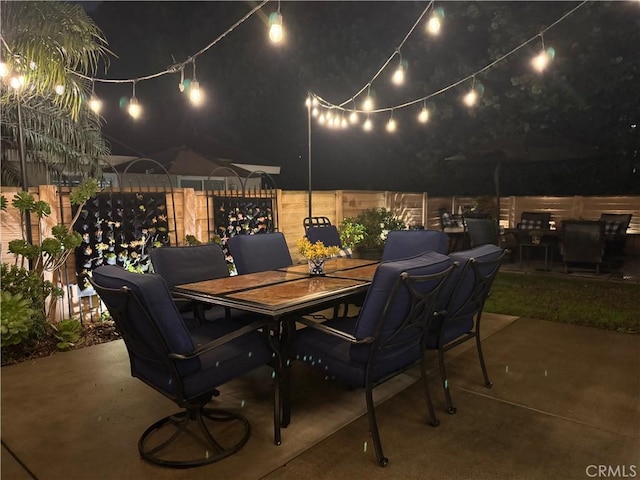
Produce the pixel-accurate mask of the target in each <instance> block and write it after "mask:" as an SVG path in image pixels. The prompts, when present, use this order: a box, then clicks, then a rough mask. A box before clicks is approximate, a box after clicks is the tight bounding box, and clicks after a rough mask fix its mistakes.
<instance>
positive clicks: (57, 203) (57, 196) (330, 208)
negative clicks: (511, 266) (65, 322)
mask: <svg viewBox="0 0 640 480" xmlns="http://www.w3.org/2000/svg"><path fill="white" fill-rule="evenodd" d="M143 190H144V189H143ZM16 191H17V190H15V189H14V190H11V189H7V188H3V189H2V194H3V195H4V196H5V197H6V198H7V199H8V200H9V202H8V203H9V207H8V209H7V211H3V212H2V214H1V217H2V218H1V223H0V225H1V228H2V230H1V234H2V235H1V240H2V261H3V262H5V263H13V262H14V261H15V259H14V257H13V255H11V254H10V253H9V251H8V242H9V241H11V240H13V239H17V238H21V221H20V214H19V212H18V211H17V210H16V209H15V208H13V207H12V206H11V199H12V197H13V194H14V193H15V192H16ZM30 191H31V193H32V194H33V195H34V197H36V200H45V201H47V202H48V203H49V204H51V206H52V212H51V215H50V216H49V217H48V218H46V219H44V221H43V222H42V227H39V226H38V222H37V219H36V218H32V219H31V220H32V226H31V231H32V237H33V238H34V239H35V240H36V241H37V239H39V238H43V237H47V236H50V235H51V228H52V227H53V226H54V225H56V224H58V223H64V224H69V222H70V221H71V219H72V215H71V205H70V202H69V192H68V189H66V190H65V189H58V187H56V186H51V185H44V186H40V187H34V188H32V189H31V190H30ZM125 191H126V190H125ZM146 191H148V190H146ZM170 195H171V198H170V197H169V196H170ZM476 200H477V198H476V197H429V196H428V195H427V194H426V193H419V192H414V193H411V192H387V191H384V192H382V191H359V190H358V191H356V190H331V191H317V192H314V193H313V196H312V213H313V215H314V216H326V217H328V218H329V219H330V220H331V222H332V223H334V224H339V223H340V222H341V221H342V220H343V219H344V218H345V217H355V216H356V215H357V214H358V213H359V212H361V211H363V210H366V209H370V208H380V207H385V208H387V209H389V210H391V211H392V212H393V213H394V214H395V215H396V216H397V217H399V218H401V219H402V220H403V221H404V222H405V223H406V224H407V225H408V226H417V225H422V226H424V227H425V228H429V229H440V216H439V210H440V208H446V209H448V210H449V211H452V212H457V210H458V207H460V206H462V207H465V206H471V205H473V204H474V203H475V202H476ZM308 201H309V196H308V192H307V191H303V190H302V191H288V190H276V196H275V204H274V206H275V208H276V210H277V211H276V212H275V222H274V223H275V227H276V229H277V230H279V231H281V232H282V233H284V235H285V237H286V239H287V243H288V245H289V250H290V251H291V254H292V257H293V259H294V261H295V262H300V261H302V258H301V257H300V256H299V255H298V253H297V251H296V241H297V239H298V238H300V237H302V236H303V235H304V229H303V226H302V221H303V219H304V218H305V217H306V216H307V215H308V211H309V204H308ZM211 203H212V202H211V196H210V193H209V196H207V193H206V192H200V191H194V190H193V189H190V188H174V189H173V191H172V192H171V193H170V192H167V214H168V217H169V219H170V223H169V225H170V229H171V230H172V231H171V239H172V243H174V240H173V239H175V238H177V239H178V243H179V244H184V239H185V236H186V235H194V236H195V237H196V238H197V239H200V240H202V241H206V239H207V238H210V237H211V233H213V232H215V225H212V221H211V219H212V218H213V215H212V212H211V208H212V205H211ZM208 209H209V210H208ZM523 211H534V212H535V211H544V212H550V213H551V219H552V221H554V222H556V224H559V222H561V221H562V220H565V219H569V218H571V219H588V220H595V219H598V218H599V217H600V214H601V213H603V212H614V213H631V214H632V215H633V217H632V219H631V224H630V226H629V229H628V230H627V233H628V234H629V241H628V242H627V250H626V253H627V254H629V255H640V196H612V197H604V196H597V197H595V196H594V197H583V196H571V197H503V198H501V200H500V225H501V226H504V227H514V226H515V225H516V224H517V223H518V220H519V218H520V214H521V213H522V212H523ZM174 218H175V220H174ZM74 262H75V259H74V257H73V255H72V256H71V257H70V258H69V261H68V262H67V263H68V265H67V267H66V269H65V271H63V272H62V275H61V279H62V284H63V285H64V286H66V287H67V288H71V287H72V286H73V284H74V282H75V263H74ZM78 302H80V300H79V299H74V300H72V301H70V303H71V304H74V305H75V304H76V303H78ZM74 310H75V309H74Z"/></svg>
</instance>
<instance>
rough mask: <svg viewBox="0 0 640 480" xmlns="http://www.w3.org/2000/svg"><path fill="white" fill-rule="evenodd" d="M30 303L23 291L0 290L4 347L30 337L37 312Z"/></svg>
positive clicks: (0, 330)
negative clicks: (34, 315)
mask: <svg viewBox="0 0 640 480" xmlns="http://www.w3.org/2000/svg"><path fill="white" fill-rule="evenodd" d="M30 305H31V302H30V300H28V299H26V298H23V296H22V294H21V293H16V294H13V293H10V292H7V291H2V292H0V318H1V324H0V333H1V334H2V346H3V347H5V346H7V345H17V344H19V343H21V342H22V341H23V340H25V339H27V338H28V337H29V334H30V330H31V325H32V324H33V318H32V317H33V314H34V313H35V312H34V310H33V309H32V308H30Z"/></svg>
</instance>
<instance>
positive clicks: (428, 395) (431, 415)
mask: <svg viewBox="0 0 640 480" xmlns="http://www.w3.org/2000/svg"><path fill="white" fill-rule="evenodd" d="M422 352H423V353H422V357H421V358H420V376H421V377H422V383H423V384H424V395H425V400H426V401H427V411H428V412H429V424H430V425H431V426H432V427H437V426H438V425H440V420H438V419H437V418H436V412H435V409H434V408H433V402H432V401H431V392H430V391H429V381H428V380H427V366H426V363H425V359H424V356H425V353H424V352H425V348H424V346H423V348H422Z"/></svg>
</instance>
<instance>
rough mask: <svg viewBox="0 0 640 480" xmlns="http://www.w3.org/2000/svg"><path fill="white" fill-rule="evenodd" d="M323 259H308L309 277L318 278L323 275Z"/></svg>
mask: <svg viewBox="0 0 640 480" xmlns="http://www.w3.org/2000/svg"><path fill="white" fill-rule="evenodd" d="M324 261H325V259H324V258H317V259H311V258H310V259H309V260H308V263H309V275H312V276H320V275H324Z"/></svg>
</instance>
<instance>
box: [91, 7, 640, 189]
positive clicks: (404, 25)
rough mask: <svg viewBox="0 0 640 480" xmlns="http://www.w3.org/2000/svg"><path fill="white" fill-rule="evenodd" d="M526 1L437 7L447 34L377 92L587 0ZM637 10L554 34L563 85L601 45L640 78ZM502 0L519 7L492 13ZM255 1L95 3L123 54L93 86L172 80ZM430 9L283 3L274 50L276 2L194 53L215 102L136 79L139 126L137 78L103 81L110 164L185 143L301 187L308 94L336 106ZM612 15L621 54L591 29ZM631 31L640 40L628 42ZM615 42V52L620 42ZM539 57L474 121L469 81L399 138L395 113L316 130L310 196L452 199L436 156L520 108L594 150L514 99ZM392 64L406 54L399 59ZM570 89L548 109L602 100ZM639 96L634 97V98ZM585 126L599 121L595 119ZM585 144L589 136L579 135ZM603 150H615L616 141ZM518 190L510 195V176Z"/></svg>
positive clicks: (407, 52)
mask: <svg viewBox="0 0 640 480" xmlns="http://www.w3.org/2000/svg"><path fill="white" fill-rule="evenodd" d="M518 3H519V2H516V3H509V5H511V6H512V8H511V16H510V17H509V18H507V19H505V18H500V15H499V14H496V12H497V11H498V9H497V8H494V9H493V10H492V8H491V4H490V3H489V2H480V4H474V3H469V2H464V3H462V2H456V3H450V2H443V3H441V4H439V5H441V6H442V7H443V8H444V9H445V13H446V15H445V19H444V25H443V32H442V34H441V35H440V36H439V37H437V38H433V37H430V36H428V35H427V34H426V33H425V30H424V26H423V24H421V25H419V26H418V27H417V28H416V30H415V31H414V33H413V34H412V35H411V36H410V37H409V39H408V40H407V42H406V43H405V46H404V47H403V50H402V54H403V59H406V60H407V61H408V65H409V71H408V83H407V84H406V85H404V86H403V87H401V88H400V89H398V88H394V87H393V86H391V85H390V82H389V77H390V75H391V73H392V72H393V68H389V69H388V70H385V71H384V72H383V73H382V75H381V76H380V77H379V78H378V79H377V80H376V81H375V82H374V84H373V86H372V88H373V90H374V93H375V95H376V101H377V102H378V105H380V106H392V105H397V104H400V103H403V102H405V101H407V100H413V99H415V98H419V97H420V96H423V95H425V93H429V92H432V91H434V90H436V89H437V88H439V87H442V86H446V85H450V84H451V83H453V82H455V81H456V80H458V79H459V78H463V77H464V76H466V75H468V74H470V73H472V72H473V71H474V70H477V69H479V68H482V67H483V66H484V65H486V64H487V63H489V62H490V61H491V58H490V57H489V54H488V53H487V50H489V49H491V48H492V46H495V45H496V44H497V45H500V46H501V47H500V49H501V50H502V52H504V51H506V50H508V49H509V48H511V47H512V46H515V45H516V44H517V43H519V39H520V41H521V40H522V39H528V38H530V37H532V36H534V35H535V34H536V32H537V31H538V30H539V29H540V28H541V27H543V26H545V25H548V24H550V23H551V22H553V21H554V20H556V19H557V18H559V17H560V16H561V15H562V14H563V13H564V12H566V11H568V10H569V9H571V8H572V7H574V6H576V5H577V4H578V3H577V2H523V3H530V4H531V3H532V4H534V5H533V6H531V5H529V7H525V6H520V5H518ZM596 3H597V2H596ZM637 3H638V2H613V3H612V6H610V7H608V8H606V9H605V8H604V7H602V9H603V11H595V10H594V8H596V7H598V8H600V7H601V6H598V5H596V6H595V7H594V6H590V7H589V8H590V10H589V9H588V8H587V7H585V8H584V11H582V10H581V11H579V12H577V13H576V14H574V15H573V16H572V18H569V19H567V20H565V21H564V22H563V24H561V25H559V26H558V27H556V28H554V29H553V30H551V31H549V32H548V33H547V34H545V40H546V41H547V43H548V44H552V45H553V44H555V45H557V46H558V53H557V55H558V58H556V60H555V63H556V64H557V65H555V68H556V72H555V73H554V74H553V75H555V77H554V80H557V78H561V79H566V78H570V74H567V72H561V69H562V68H568V63H569V61H576V62H577V61H580V62H582V63H581V65H582V66H583V68H586V65H587V63H588V60H589V59H588V56H589V55H590V54H592V55H595V54H594V53H593V52H594V51H596V52H599V54H602V55H604V56H605V60H606V61H609V58H610V57H615V56H616V54H617V55H620V56H621V57H623V58H624V60H623V63H624V62H629V61H631V62H633V63H634V64H636V66H635V68H636V69H637V64H638V53H637V50H638V49H637V46H636V47H631V46H629V45H628V44H629V43H630V42H629V40H630V39H631V38H637V36H638V33H637V30H638V28H639V27H640V26H639V25H638V17H639V16H640V8H639V6H638V5H637ZM500 4H502V5H505V4H507V2H499V3H497V4H494V5H500ZM254 5H256V3H254V2H90V5H89V4H85V9H86V10H87V11H88V13H89V14H90V15H91V17H92V18H93V19H94V20H95V22H96V23H97V24H98V26H99V27H100V28H101V29H102V30H103V32H104V34H105V36H106V38H107V40H108V43H109V49H110V50H111V51H112V52H113V53H114V54H115V55H116V57H113V58H112V59H111V64H110V66H109V68H108V70H107V71H106V72H105V71H104V69H102V70H101V71H100V72H99V73H98V75H97V76H98V77H102V78H120V79H128V78H134V77H137V76H143V75H148V74H152V73H156V72H159V71H163V70H165V69H166V68H167V67H168V66H169V65H172V64H174V63H176V62H180V61H183V60H185V59H186V58H188V57H189V56H191V55H193V54H194V53H195V52H197V51H199V50H200V49H202V48H203V47H204V46H206V45H207V44H209V43H210V42H211V41H212V40H214V39H215V38H216V37H217V36H218V35H220V34H221V33H223V32H224V31H225V30H226V29H227V28H228V27H230V26H231V25H232V24H233V23H235V22H236V21H237V20H239V19H240V18H241V17H242V16H243V15H244V14H246V13H247V12H248V11H249V10H250V9H251V8H252V7H253V6H254ZM426 5H427V2H282V3H281V12H282V15H283V17H284V26H285V32H286V35H287V38H286V44H285V45H282V46H274V45H272V44H271V43H270V42H269V40H268V28H267V16H268V14H269V13H271V12H272V11H274V10H275V9H276V8H277V3H275V2H269V3H268V4H267V5H265V6H264V7H263V8H262V10H261V11H259V12H258V13H256V14H254V15H253V16H252V17H251V18H249V19H248V20H247V21H246V22H244V23H243V24H242V25H240V26H239V27H237V28H236V29H235V30H234V31H233V32H231V33H230V34H229V35H228V36H227V37H225V38H224V39H223V40H222V41H220V42H219V43H218V44H217V45H215V46H214V47H212V48H211V49H209V50H208V51H207V52H205V53H203V54H202V55H200V56H199V57H198V58H197V59H196V67H197V78H198V80H199V82H200V85H201V88H202V89H203V90H204V91H205V92H206V95H207V100H206V103H205V105H203V106H201V107H200V108H194V107H192V106H191V105H190V104H189V101H188V98H187V96H186V95H185V94H184V93H180V92H179V90H178V83H179V81H180V75H179V74H178V73H173V74H169V75H164V76H162V77H160V78H157V79H153V80H149V81H144V82H139V83H138V84H137V85H136V96H137V98H138V99H139V101H140V103H141V104H142V105H143V107H144V115H143V118H141V119H139V120H137V121H133V120H132V119H131V118H130V117H129V116H128V115H127V114H126V112H125V111H124V110H123V109H121V108H120V107H119V101H120V99H123V100H126V99H127V98H128V97H130V96H131V94H132V86H131V84H126V85H121V84H118V85H114V84H101V83H99V82H98V83H96V93H97V94H98V95H99V96H100V97H101V98H102V99H103V101H104V105H105V106H104V107H103V112H102V115H103V116H104V118H105V122H106V123H105V125H104V127H103V131H104V133H105V136H106V138H107V140H108V141H109V142H110V144H111V148H112V152H113V153H114V154H129V155H136V154H145V155H151V156H153V153H154V152H160V151H163V150H166V149H168V148H171V147H175V146H179V145H182V144H186V145H192V146H196V145H197V146H198V147H201V148H203V149H205V150H206V146H207V144H210V142H213V141H216V142H222V143H224V144H228V145H232V146H234V147H237V148H240V149H242V150H243V157H244V160H245V161H247V160H250V161H253V162H255V163H265V164H272V165H280V166H281V167H282V174H281V176H280V179H279V182H280V184H279V186H280V187H282V188H286V189H305V188H306V187H307V142H308V135H307V111H306V108H305V106H304V100H305V98H306V93H307V91H309V90H311V91H313V92H315V93H317V94H319V95H320V96H322V97H323V98H325V99H327V100H329V101H332V102H335V103H339V102H341V101H343V100H346V99H349V98H350V97H351V96H352V95H353V94H354V93H355V92H356V91H357V90H359V89H360V88H361V87H363V86H364V85H366V84H367V82H368V81H369V80H370V79H371V77H372V76H373V74H374V73H375V72H376V71H377V70H378V69H379V68H380V66H381V65H382V64H383V62H384V61H385V60H386V59H387V58H388V57H389V56H390V55H391V54H392V53H393V51H394V50H395V47H396V46H397V45H399V44H400V42H401V40H402V39H403V37H404V36H405V35H406V34H407V32H408V31H409V29H410V28H411V26H412V25H413V24H414V22H415V21H416V20H417V18H418V16H419V15H420V13H421V12H422V11H423V10H424V8H425V7H426ZM474 5H475V6H474ZM89 7H90V8H89ZM474 9H476V11H474ZM532 9H535V11H534V12H533V13H534V14H535V15H532ZM519 14H522V16H523V17H524V18H523V17H521V16H519ZM634 14H635V17H634V16H633V15H634ZM611 15H614V16H615V22H617V24H616V25H617V28H616V29H615V30H614V31H613V32H611V33H610V34H609V35H610V36H611V35H614V36H616V38H618V41H617V42H614V43H613V44H612V45H611V46H609V44H607V45H598V44H597V42H598V41H600V40H601V38H600V37H598V36H597V34H594V33H593V30H594V29H603V28H610V26H611V21H612V19H611V18H607V16H609V17H610V16H611ZM423 23H424V21H423ZM503 30H504V34H502V31H503ZM630 34H632V35H635V37H629V35H630ZM501 35H502V36H501ZM514 35H515V36H519V39H518V38H513V37H514ZM589 35H591V36H592V40H589V38H590V37H589ZM594 35H596V36H594ZM567 37H569V38H567ZM572 38H573V40H572ZM496 39H497V40H496ZM492 42H493V43H492ZM607 42H610V43H611V39H610V38H609V37H607ZM631 43H633V42H631ZM565 45H566V46H565ZM561 46H562V48H564V50H562V49H561ZM539 48H540V46H539V43H532V44H531V45H530V46H528V47H527V48H525V49H523V54H522V55H519V56H516V55H514V56H513V57H510V60H509V61H508V62H505V63H504V64H503V65H500V66H499V67H497V68H495V69H494V70H492V71H491V72H490V73H489V74H488V75H487V76H486V77H485V78H479V79H478V80H479V81H482V83H483V84H484V85H486V88H487V90H486V92H485V98H483V102H485V103H486V105H483V107H482V110H480V109H479V110H478V111H475V112H469V111H468V109H466V108H464V107H461V106H460V97H461V96H462V95H463V94H464V91H466V89H468V87H469V85H468V84H467V85H466V86H464V88H463V87H462V86H461V87H460V88H458V89H457V90H455V89H454V90H451V91H449V92H447V93H446V94H443V95H440V96H438V97H435V98H434V99H432V101H430V103H429V107H433V115H432V121H431V122H430V123H429V124H428V126H426V127H425V126H420V125H419V124H418V123H417V122H416V121H415V115H416V114H417V111H418V110H419V107H421V105H418V106H416V107H415V108H414V109H412V110H409V109H402V110H398V111H397V112H394V118H397V120H398V123H399V127H398V132H396V133H395V134H393V135H391V134H389V133H387V132H386V131H385V130H384V124H385V123H386V121H387V120H388V117H389V114H388V113H385V114H383V115H382V114H381V116H380V117H375V124H376V128H375V130H374V132H371V133H365V132H363V131H362V128H361V126H358V127H352V128H350V129H348V130H346V131H344V130H339V131H334V130H329V129H327V128H323V127H320V126H318V125H317V123H316V122H315V121H314V122H313V127H312V139H313V156H312V158H313V165H314V172H313V175H314V187H315V188H320V189H338V188H363V189H364V188H370V189H378V190H405V191H408V190H412V191H435V192H438V191H439V190H441V191H442V192H441V193H459V194H460V193H463V192H445V191H444V190H447V189H446V188H443V187H442V185H443V178H446V175H448V174H447V171H446V168H447V167H437V168H435V167H433V165H436V164H435V163H433V162H437V161H439V160H441V159H443V158H444V157H446V156H449V155H453V154H455V153H457V152H458V151H459V150H461V149H462V148H463V147H465V146H466V145H467V144H468V143H469V142H471V140H472V139H474V140H482V138H484V137H485V136H495V135H496V134H499V133H503V132H502V131H504V130H508V129H509V128H511V127H513V126H512V125H510V123H513V122H512V121H511V120H509V119H510V118H511V117H513V118H518V109H520V110H521V111H522V112H523V114H522V117H523V118H524V117H525V112H526V115H530V116H531V118H532V119H536V121H539V123H540V124H541V125H543V124H545V122H546V124H549V125H550V124H554V125H559V126H558V129H562V128H564V131H563V132H562V133H563V134H571V135H572V137H573V139H574V140H579V141H582V140H585V141H586V140H589V141H593V140H594V138H593V136H592V135H590V134H589V133H588V132H586V131H584V129H583V131H582V132H581V131H580V130H579V129H577V128H576V129H575V131H573V132H570V131H569V130H570V129H571V127H570V126H568V127H565V126H564V125H571V124H573V125H575V124H576V121H575V116H576V115H577V114H576V113H575V111H573V112H570V113H571V115H574V117H571V116H567V118H566V119H564V118H560V119H558V118H552V119H549V118H545V119H544V121H541V120H540V119H541V118H542V117H541V116H540V115H538V116H536V115H537V113H536V112H535V108H532V106H531V105H532V98H533V102H535V101H537V98H540V97H542V96H544V93H543V94H542V95H540V96H539V97H535V96H533V97H532V96H531V92H525V93H527V94H528V96H524V97H522V98H519V97H517V95H516V96H513V95H511V94H510V89H514V92H515V94H517V93H518V92H517V88H518V87H517V86H516V87H514V78H517V76H518V75H521V74H522V72H523V71H526V70H527V69H528V61H529V59H530V57H531V55H530V54H531V53H535V51H537V50H539ZM569 49H570V50H571V51H568V50H569ZM609 50H611V51H609ZM618 50H621V51H620V52H618ZM634 52H635V53H634ZM493 58H495V57H493ZM594 62H600V64H599V65H598V63H595V64H594V68H599V69H600V70H599V72H598V75H606V74H607V72H606V69H602V66H603V65H602V62H603V60H602V59H595V58H594ZM395 64H397V60H395V59H394V60H393V62H392V65H395ZM551 68H554V65H552V67H551ZM614 73H615V72H612V74H614ZM191 76H192V67H191V66H187V67H186V69H185V78H190V77H191ZM547 78H548V79H549V78H550V77H547ZM563 81H564V85H563V86H562V88H556V89H555V90H554V91H553V95H555V97H554V98H553V99H551V100H549V99H545V100H544V101H555V102H559V104H562V102H564V101H565V98H564V97H563V95H564V96H566V101H567V102H573V103H576V104H578V103H579V102H583V103H584V102H585V101H592V100H593V97H592V96H591V97H590V96H589V95H591V93H589V91H588V87H587V86H586V85H587V84H586V83H585V82H584V80H580V83H579V84H578V82H577V81H573V80H571V82H570V81H569V80H563ZM635 83H636V84H637V83H638V82H637V81H636V82H635ZM635 88H636V90H637V87H635ZM583 90H584V91H583ZM558 92H560V93H558ZM515 94H514V95H515ZM549 95H551V93H549ZM510 97H511V98H510ZM627 98H631V97H627ZM637 98H638V97H637V96H635V98H633V99H631V100H630V101H632V102H634V103H635V104H637V103H638V100H637ZM498 102H501V103H500V105H499V108H497V107H496V104H497V103H498ZM518 102H520V103H518ZM599 103H600V104H602V103H603V101H600V100H599ZM612 108H614V109H615V106H614V107H612ZM625 108H627V109H628V105H627V107H625ZM562 110H568V109H566V108H555V109H553V111H554V112H556V113H555V114H554V115H557V116H558V117H560V116H562V115H564V113H563V111H562ZM574 110H576V111H577V110H579V109H578V108H577V107H576V108H574ZM631 110H633V109H631ZM637 110H640V108H638V109H637ZM507 111H508V112H509V115H510V116H511V117H510V116H509V115H507V113H506V112H507ZM623 114H624V112H623V113H615V115H613V116H614V117H615V118H618V117H620V115H623ZM561 121H563V122H564V123H561ZM584 121H585V123H588V122H587V120H586V117H585V120H584ZM630 121H633V119H630ZM361 122H362V119H361ZM523 123H524V122H523ZM360 125H361V124H360ZM500 130H502V131H500ZM581 134H582V135H583V136H585V137H588V138H585V139H582V138H576V136H579V135H581ZM604 141H605V140H603V142H604ZM606 141H607V142H608V143H609V144H611V143H612V141H611V139H607V140H606ZM208 142H209V143H208ZM430 162H431V163H430ZM625 168H626V167H625ZM550 173H553V172H550ZM480 177H483V178H480ZM484 177H486V178H484ZM487 182H488V184H489V185H490V184H491V176H490V175H480V176H478V177H477V178H476V179H475V184H474V183H471V184H470V186H467V187H466V188H467V190H469V189H470V188H471V189H476V190H478V192H482V191H483V190H486V189H487V188H488V187H487ZM506 185H507V186H506V187H505V188H506V189H507V190H508V189H509V183H508V181H507V184H506ZM514 188H515V187H514ZM449 190H450V188H449ZM506 193H509V192H506ZM558 193H562V192H558Z"/></svg>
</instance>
